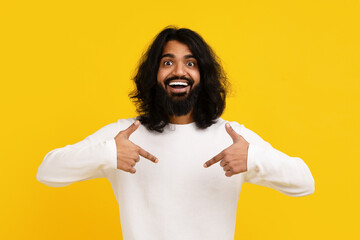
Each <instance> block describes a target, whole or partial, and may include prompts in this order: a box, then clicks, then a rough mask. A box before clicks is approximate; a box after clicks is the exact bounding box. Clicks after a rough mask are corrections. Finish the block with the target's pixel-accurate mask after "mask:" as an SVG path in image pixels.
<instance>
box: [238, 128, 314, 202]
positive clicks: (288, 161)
mask: <svg viewBox="0 0 360 240" xmlns="http://www.w3.org/2000/svg"><path fill="white" fill-rule="evenodd" d="M232 124H234V123H232ZM236 125H237V126H236ZM236 128H237V129H238V132H239V133H240V135H242V136H243V137H244V138H245V140H246V141H248V142H249V149H248V160H247V172H246V173H245V181H246V182H249V183H253V184H257V185H261V186H265V187H270V188H273V189H275V190H278V191H279V192H281V193H284V194H286V195H289V196H294V197H300V196H306V195H310V194H312V193H313V192H314V190H315V187H314V185H315V183H314V179H313V177H312V175H311V172H310V169H309V168H308V166H307V165H306V164H305V162H304V161H303V160H302V159H300V158H298V157H290V156H288V155H286V154H284V153H282V152H280V151H278V150H276V149H275V148H273V147H272V146H271V145H270V144H269V143H268V142H266V141H264V140H263V139H262V138H261V137H260V136H258V135H257V134H256V133H254V132H253V131H251V130H249V129H247V128H245V126H244V125H239V124H237V123H235V129H236Z"/></svg>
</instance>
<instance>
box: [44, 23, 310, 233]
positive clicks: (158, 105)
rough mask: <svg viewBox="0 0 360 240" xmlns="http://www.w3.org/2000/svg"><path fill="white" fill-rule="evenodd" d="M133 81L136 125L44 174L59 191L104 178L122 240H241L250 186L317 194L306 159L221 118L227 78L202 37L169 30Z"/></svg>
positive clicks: (88, 141)
mask: <svg viewBox="0 0 360 240" xmlns="http://www.w3.org/2000/svg"><path fill="white" fill-rule="evenodd" d="M134 80H135V83H136V90H135V91H134V92H133V93H132V95H131V97H132V98H133V99H134V100H135V102H136V104H137V110H138V112H139V117H138V118H137V119H120V120H118V121H117V122H116V123H112V124H109V125H107V126H105V127H103V128H102V129H100V130H98V131H97V132H95V133H94V134H92V135H90V136H88V137H87V138H85V139H84V140H83V141H81V142H78V143H76V144H73V145H67V146H65V147H63V148H58V149H55V150H53V151H51V152H49V153H48V154H47V155H46V156H45V158H44V161H43V163H42V164H41V166H40V167H39V170H38V173H37V179H38V180H39V181H40V182H42V183H44V184H47V185H49V186H54V187H57V186H66V185H69V184H71V183H73V182H76V181H83V180H87V179H92V178H97V177H106V178H107V179H108V180H109V181H110V182H111V185H112V188H113V190H114V192H115V196H116V199H117V201H118V203H119V210H120V219H121V225H122V230H123V238H124V240H133V239H134V240H135V239H136V240H151V239H154V240H161V239H171V240H174V239H175V240H176V239H181V240H184V239H187V240H192V239H194V240H195V239H196V240H199V239H207V240H219V239H222V240H230V239H234V228H235V221H236V208H237V203H238V198H239V194H240V190H241V186H242V184H243V183H244V182H250V183H254V184H259V185H262V186H267V187H271V188H274V189H276V190H278V191H280V192H282V193H284V194H287V195H290V196H304V195H308V194H311V193H313V191H314V180H313V178H312V175H311V173H310V170H309V169H308V167H307V166H306V164H305V163H304V162H303V161H302V160H301V159H300V158H295V157H289V156H287V155H285V154H284V153H281V152H279V151H278V150H276V149H274V148H273V147H272V146H271V145H270V144H269V143H267V142H265V141H264V140H262V139H261V138H260V137H259V136H258V135H257V134H255V133H254V132H252V131H251V130H249V129H247V128H245V127H244V125H240V124H238V123H237V122H230V123H229V122H226V121H225V120H223V119H221V118H220V115H221V114H222V112H223V110H224V107H225V96H226V86H227V82H226V76H225V74H224V72H223V70H222V68H221V66H220V64H219V63H218V62H217V59H216V56H215V54H214V53H213V51H212V50H211V48H210V47H209V46H208V45H207V44H206V43H205V41H204V40H203V39H202V38H201V37H200V36H199V35H198V34H197V33H195V32H193V31H191V30H189V29H184V28H182V29H177V28H165V29H164V30H163V31H162V32H160V33H159V35H158V36H157V37H156V38H155V40H154V42H153V43H152V45H151V46H150V47H149V49H148V51H147V52H146V54H145V55H144V57H143V58H142V60H141V63H140V65H139V69H138V72H137V74H136V76H135V78H134ZM212 165H214V166H212Z"/></svg>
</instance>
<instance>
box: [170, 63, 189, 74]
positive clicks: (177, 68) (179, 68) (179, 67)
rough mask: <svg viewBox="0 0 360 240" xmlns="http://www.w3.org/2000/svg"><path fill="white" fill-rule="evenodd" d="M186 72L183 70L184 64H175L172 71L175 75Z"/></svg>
mask: <svg viewBox="0 0 360 240" xmlns="http://www.w3.org/2000/svg"><path fill="white" fill-rule="evenodd" d="M185 73H186V71H185V66H183V64H176V65H175V67H174V71H173V74H174V75H175V76H184V75H185Z"/></svg>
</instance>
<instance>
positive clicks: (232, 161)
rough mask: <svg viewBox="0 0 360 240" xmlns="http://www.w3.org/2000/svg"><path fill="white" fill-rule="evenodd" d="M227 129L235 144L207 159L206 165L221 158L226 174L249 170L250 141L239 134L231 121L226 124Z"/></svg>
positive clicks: (208, 165) (228, 175)
mask: <svg viewBox="0 0 360 240" xmlns="http://www.w3.org/2000/svg"><path fill="white" fill-rule="evenodd" d="M225 129H226V131H227V133H228V134H229V135H230V137H231V138H232V140H233V144H232V145H231V146H230V147H228V148H225V149H224V150H223V151H221V152H220V153H219V154H218V155H216V156H215V157H213V158H212V159H210V160H209V161H207V162H206V163H205V164H204V167H206V168H207V167H210V166H211V165H213V164H214V163H217V162H219V161H220V160H221V162H220V166H221V167H222V168H223V169H224V171H225V176H227V177H231V176H232V175H234V174H238V173H241V172H246V171H247V156H248V149H249V143H248V142H247V141H246V140H245V139H244V138H243V137H242V136H241V135H239V134H237V133H236V132H235V131H234V129H233V128H232V127H231V126H230V124H229V123H226V124H225Z"/></svg>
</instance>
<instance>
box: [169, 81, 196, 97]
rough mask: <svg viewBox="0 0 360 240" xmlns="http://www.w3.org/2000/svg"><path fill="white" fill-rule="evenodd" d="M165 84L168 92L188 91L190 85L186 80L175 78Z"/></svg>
mask: <svg viewBox="0 0 360 240" xmlns="http://www.w3.org/2000/svg"><path fill="white" fill-rule="evenodd" d="M167 86H168V87H169V90H170V92H172V93H176V94H179V93H186V92H188V91H189V90H190V88H191V86H192V85H191V84H190V83H189V82H188V81H186V80H179V79H176V80H172V81H170V82H169V83H168V84H167Z"/></svg>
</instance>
